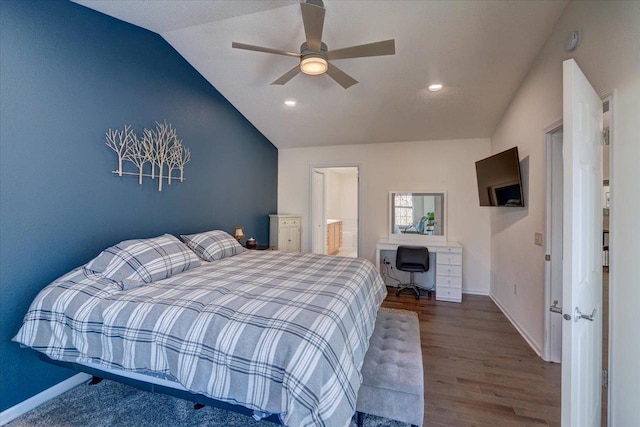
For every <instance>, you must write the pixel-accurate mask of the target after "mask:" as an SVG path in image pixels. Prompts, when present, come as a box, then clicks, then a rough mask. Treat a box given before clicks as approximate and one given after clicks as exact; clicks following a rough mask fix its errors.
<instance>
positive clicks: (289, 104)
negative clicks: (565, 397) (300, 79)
mask: <svg viewBox="0 0 640 427" xmlns="http://www.w3.org/2000/svg"><path fill="white" fill-rule="evenodd" d="M284 105H286V106H287V107H295V106H296V101H294V100H293V99H287V100H286V101H284Z"/></svg>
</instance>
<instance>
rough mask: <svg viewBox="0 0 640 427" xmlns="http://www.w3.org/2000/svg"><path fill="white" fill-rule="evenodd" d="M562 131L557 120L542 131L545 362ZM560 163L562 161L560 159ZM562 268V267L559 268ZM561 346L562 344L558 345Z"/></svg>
mask: <svg viewBox="0 0 640 427" xmlns="http://www.w3.org/2000/svg"><path fill="white" fill-rule="evenodd" d="M561 129H562V120H558V121H556V122H554V123H552V124H551V125H549V126H547V127H546V128H545V129H544V138H545V158H546V165H545V168H546V184H545V191H546V193H545V202H546V206H545V215H546V216H545V236H544V253H545V261H544V303H543V307H542V308H543V311H544V315H543V319H544V345H543V346H542V347H543V348H542V359H543V360H545V361H546V362H551V361H552V360H551V359H552V354H551V353H552V352H551V316H553V315H554V314H556V313H552V312H551V311H550V310H549V306H550V301H551V275H552V270H551V266H552V264H551V260H548V261H547V259H546V257H547V256H551V255H552V251H551V249H552V228H553V227H552V225H553V224H552V220H551V218H552V215H553V209H552V208H553V205H552V199H551V196H552V194H553V191H552V187H553V182H552V179H551V177H552V173H553V164H554V162H553V161H552V159H553V150H552V144H553V136H554V135H555V134H556V133H558V132H559V131H561ZM560 160H561V161H562V159H560ZM560 268H562V265H561V266H560ZM560 345H561V346H562V343H561V344H560Z"/></svg>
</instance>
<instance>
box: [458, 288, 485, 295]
mask: <svg viewBox="0 0 640 427" xmlns="http://www.w3.org/2000/svg"><path fill="white" fill-rule="evenodd" d="M462 293H463V294H469V295H484V296H489V291H483V290H480V289H462Z"/></svg>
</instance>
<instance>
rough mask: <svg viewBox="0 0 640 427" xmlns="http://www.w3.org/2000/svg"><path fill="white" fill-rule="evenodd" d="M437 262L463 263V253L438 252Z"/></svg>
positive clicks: (448, 263)
mask: <svg viewBox="0 0 640 427" xmlns="http://www.w3.org/2000/svg"><path fill="white" fill-rule="evenodd" d="M436 264H438V265H441V264H446V265H462V254H449V253H443V252H438V256H436Z"/></svg>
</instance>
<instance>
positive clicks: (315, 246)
mask: <svg viewBox="0 0 640 427" xmlns="http://www.w3.org/2000/svg"><path fill="white" fill-rule="evenodd" d="M311 173H312V178H311V179H312V182H311V185H312V188H311V198H312V200H311V224H312V228H313V235H312V236H311V239H312V242H311V247H312V251H311V252H313V253H314V254H325V253H327V251H326V246H327V243H326V242H327V238H326V232H325V227H326V223H327V221H326V220H325V217H324V173H323V172H320V171H318V170H316V169H313V170H312V172H311Z"/></svg>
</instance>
